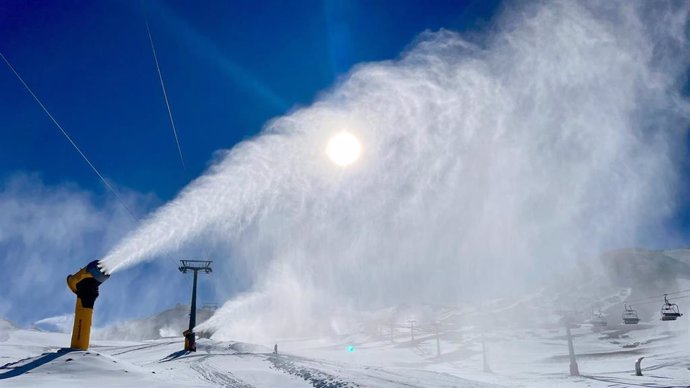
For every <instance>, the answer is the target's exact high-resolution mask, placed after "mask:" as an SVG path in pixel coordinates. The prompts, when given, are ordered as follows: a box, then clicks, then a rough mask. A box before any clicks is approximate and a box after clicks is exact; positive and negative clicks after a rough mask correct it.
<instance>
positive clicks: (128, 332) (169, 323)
mask: <svg viewBox="0 0 690 388" xmlns="http://www.w3.org/2000/svg"><path fill="white" fill-rule="evenodd" d="M214 312H215V308H212V307H202V308H199V309H197V313H196V321H197V323H201V322H203V321H205V320H207V319H209V318H210V317H211V315H213V313H214ZM188 326H189V306H188V305H181V304H178V305H177V306H175V307H173V308H171V309H168V310H165V311H163V312H161V313H158V314H156V315H152V316H150V317H147V318H143V319H137V320H132V321H126V322H121V323H118V324H115V325H112V326H107V327H105V328H101V329H96V330H94V338H100V339H112V340H127V341H140V340H148V339H158V338H164V337H180V336H182V332H183V331H185V330H186V329H187V327H188Z"/></svg>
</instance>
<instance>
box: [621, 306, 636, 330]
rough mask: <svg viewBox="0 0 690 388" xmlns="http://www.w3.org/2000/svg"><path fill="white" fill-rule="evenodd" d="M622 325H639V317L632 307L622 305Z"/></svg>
mask: <svg viewBox="0 0 690 388" xmlns="http://www.w3.org/2000/svg"><path fill="white" fill-rule="evenodd" d="M624 307H625V311H624V312H623V323H625V324H626V325H637V324H638V323H640V317H638V316H637V311H635V310H633V308H632V306H628V305H627V304H625V305H624Z"/></svg>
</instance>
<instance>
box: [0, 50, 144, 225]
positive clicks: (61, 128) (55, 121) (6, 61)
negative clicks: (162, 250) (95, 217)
mask: <svg viewBox="0 0 690 388" xmlns="http://www.w3.org/2000/svg"><path fill="white" fill-rule="evenodd" d="M0 57H2V60H3V61H5V63H6V64H7V66H8V67H9V68H10V70H12V73H14V75H15V76H16V77H17V79H18V80H19V82H21V84H22V85H23V86H24V88H25V89H26V90H27V91H28V92H29V94H31V97H33V98H34V100H36V102H37V103H38V105H39V106H40V107H41V109H43V111H44V112H45V113H46V115H48V117H49V118H50V120H51V121H52V122H53V124H55V126H56V127H57V128H58V129H59V130H60V132H62V134H63V136H64V137H65V138H66V139H67V141H69V142H70V144H72V147H74V149H75V150H77V152H78V153H79V155H81V157H82V158H83V159H84V161H85V162H86V163H87V164H88V165H89V167H91V169H92V170H93V172H94V173H96V175H98V178H100V180H101V181H102V182H103V184H104V185H105V187H106V188H107V189H108V190H109V191H110V192H111V193H113V195H114V196H115V198H116V199H117V201H119V202H120V205H122V207H123V208H124V209H125V210H126V211H127V214H128V215H129V216H130V217H131V218H132V220H133V221H137V217H135V216H134V213H133V212H132V211H131V210H130V209H129V207H128V206H127V204H126V203H125V201H124V200H123V199H122V197H121V196H120V194H118V192H117V191H116V190H115V188H114V187H113V186H112V185H111V184H110V183H109V182H108V181H107V180H106V179H105V177H103V175H102V174H101V173H100V172H99V171H98V169H97V168H96V166H94V165H93V163H91V161H90V160H89V158H87V157H86V155H85V154H84V152H82V150H81V149H80V148H79V146H78V145H77V143H75V142H74V140H72V137H70V135H69V134H68V133H67V131H65V129H64V128H63V127H62V125H60V123H58V121H57V120H56V119H55V117H53V115H52V114H51V113H50V111H48V109H47V108H46V107H45V105H43V103H42V102H41V100H40V99H39V98H38V96H36V94H35V93H34V91H33V90H32V89H31V88H30V87H29V85H28V84H27V83H26V82H25V81H24V79H23V78H22V77H21V76H20V75H19V73H18V72H17V70H15V68H14V66H12V64H11V63H10V61H9V60H7V58H6V57H5V56H4V55H3V54H2V52H0Z"/></svg>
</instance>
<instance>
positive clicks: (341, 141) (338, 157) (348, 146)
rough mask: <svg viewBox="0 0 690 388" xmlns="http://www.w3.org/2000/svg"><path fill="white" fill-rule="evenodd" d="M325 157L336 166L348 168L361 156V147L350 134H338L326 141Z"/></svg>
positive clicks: (344, 132)
mask: <svg viewBox="0 0 690 388" xmlns="http://www.w3.org/2000/svg"><path fill="white" fill-rule="evenodd" d="M326 155H328V158H329V159H331V161H332V162H333V163H335V164H337V165H338V166H341V167H345V166H349V165H351V164H352V163H354V162H356V161H357V159H359V157H360V156H361V155H362V145H361V144H360V143H359V140H358V139H357V138H356V137H355V136H354V135H353V134H351V133H350V132H347V131H342V132H338V133H337V134H335V135H334V136H333V137H331V139H330V140H329V141H328V145H326Z"/></svg>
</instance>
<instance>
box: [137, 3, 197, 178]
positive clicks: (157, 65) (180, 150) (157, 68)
mask: <svg viewBox="0 0 690 388" xmlns="http://www.w3.org/2000/svg"><path fill="white" fill-rule="evenodd" d="M144 22H145V23H146V33H147V34H148V36H149V43H150V44H151V53H153V60H154V62H156V70H157V71H158V80H159V81H160V83H161V90H162V91H163V99H164V100H165V107H166V108H167V109H168V118H169V119H170V126H171V127H172V131H173V135H174V136H175V144H176V145H177V153H178V154H179V155H180V162H182V168H183V169H187V166H186V165H185V162H184V157H183V156H182V147H181V146H180V139H179V137H178V136H177V128H176V127H175V120H173V115H172V110H171V109H170V102H169V101H168V93H167V91H166V90H165V82H163V74H162V73H161V67H160V64H159V63H158V55H157V54H156V46H155V45H154V43H153V37H152V35H151V28H150V27H149V20H148V18H147V17H146V13H145V12H144Z"/></svg>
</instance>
